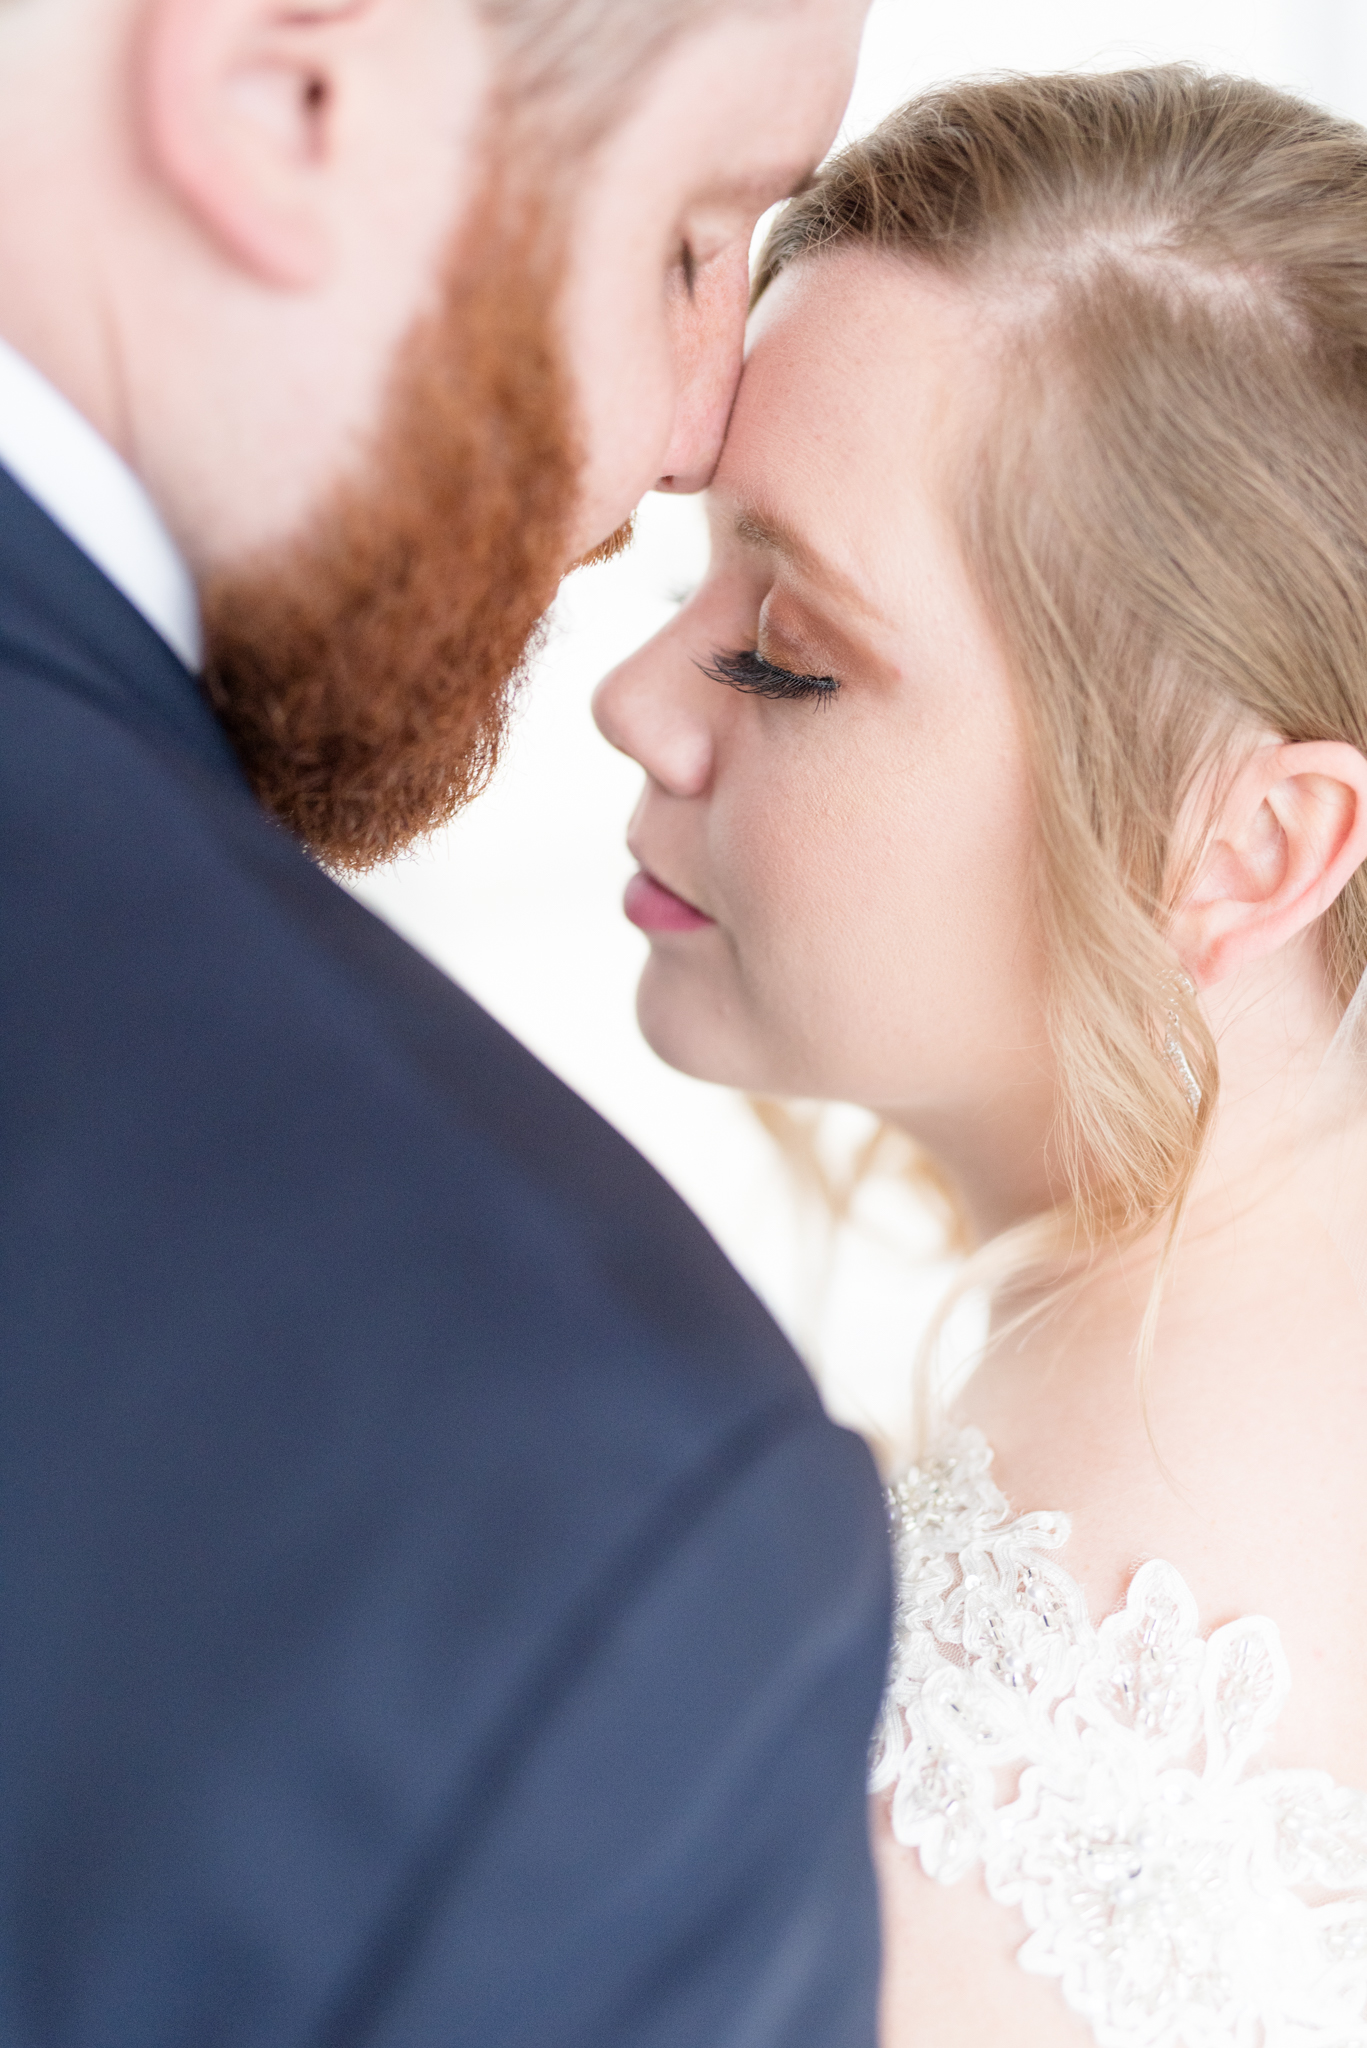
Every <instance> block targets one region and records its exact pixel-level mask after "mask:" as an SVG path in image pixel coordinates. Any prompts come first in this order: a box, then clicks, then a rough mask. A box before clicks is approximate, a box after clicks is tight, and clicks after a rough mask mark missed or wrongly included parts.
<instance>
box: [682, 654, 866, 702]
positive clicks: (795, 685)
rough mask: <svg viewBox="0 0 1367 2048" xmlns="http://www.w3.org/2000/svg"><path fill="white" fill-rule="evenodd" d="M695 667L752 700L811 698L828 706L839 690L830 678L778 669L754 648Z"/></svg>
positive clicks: (715, 658) (713, 658)
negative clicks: (763, 698) (744, 693)
mask: <svg viewBox="0 0 1367 2048" xmlns="http://www.w3.org/2000/svg"><path fill="white" fill-rule="evenodd" d="M698 667H699V668H700V669H701V670H702V672H703V674H704V675H705V676H711V678H712V680H713V682H714V683H725V684H726V685H727V686H728V688H730V689H732V690H744V691H745V692H746V693H747V694H748V695H749V696H752V697H773V698H777V699H779V700H780V701H781V702H791V701H792V699H794V698H797V697H815V698H816V699H817V701H818V702H819V703H822V704H829V702H830V700H831V698H832V697H834V695H835V693H836V691H837V690H838V689H839V688H840V684H839V682H838V681H837V680H836V678H835V677H834V676H810V675H800V674H799V673H798V672H797V671H796V670H795V669H790V668H780V667H779V666H778V664H777V663H776V662H772V661H766V660H765V658H764V656H763V655H762V654H761V653H760V652H759V650H758V648H755V647H739V648H736V649H734V650H733V651H731V652H729V653H720V654H714V655H713V656H712V659H711V661H700V662H699V663H698Z"/></svg>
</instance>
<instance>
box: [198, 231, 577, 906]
mask: <svg viewBox="0 0 1367 2048" xmlns="http://www.w3.org/2000/svg"><path fill="white" fill-rule="evenodd" d="M484 217H485V219H486V220H488V221H490V222H491V223H492V222H493V221H495V220H497V218H498V210H497V209H496V208H494V207H490V208H489V209H488V210H487V212H485V214H484ZM482 241H483V245H484V246H483V260H482V261H481V260H480V252H479V251H471V250H469V249H468V248H467V249H463V250H462V251H461V262H460V273H461V274H460V276H458V277H457V278H456V279H455V280H454V281H453V282H452V283H451V284H449V285H448V287H447V288H446V291H445V293H444V296H443V303H442V306H441V308H440V310H439V311H438V312H437V313H436V314H435V315H433V316H432V317H431V318H429V319H427V320H424V321H423V322H422V323H421V324H420V325H419V326H418V327H417V328H415V329H414V331H413V333H412V334H411V335H410V336H409V338H408V341H407V342H406V344H405V346H404V348H403V351H402V354H401V356H400V358H399V361H398V363H397V365H396V370H395V377H394V382H393V386H392V389H391V392H390V396H389V399H388V402H387V404H386V407H385V412H384V416H383V419H382V422H381V425H380V429H379V432H378V434H377V436H376V440H375V443H374V447H373V451H372V454H371V456H370V458H369V459H368V461H367V463H366V465H365V468H364V470H363V471H362V472H361V473H360V474H358V475H357V476H355V477H353V478H350V479H348V480H347V481H345V482H344V483H343V484H342V485H341V486H340V487H339V488H338V489H337V490H336V491H335V492H334V493H333V494H332V496H331V497H330V499H329V501H328V502H327V503H326V504H325V505H324V506H323V507H322V508H321V509H320V511H319V513H318V514H317V515H316V517H315V518H314V519H313V520H312V521H311V522H310V524H309V527H308V528H307V530H306V531H305V532H304V533H303V534H302V535H301V536H300V537H299V538H298V539H297V540H295V541H294V542H292V543H290V544H289V545H288V546H286V547H285V548H284V549H283V550H282V551H280V552H279V553H278V554H273V555H272V556H271V557H270V558H261V559H258V560H257V561H255V562H252V563H249V564H247V565H246V566H245V567H244V568H242V569H240V570H233V571H229V572H224V573H222V574H219V575H217V576H215V577H213V578H211V579H210V580H209V581H208V583H207V585H206V587H205V589H204V590H203V592H202V602H203V612H204V627H205V640H206V647H207V657H206V663H205V688H206V691H207V693H208V696H209V700H210V702H211V703H212V705H213V707H214V710H215V711H216V712H217V714H218V717H219V719H220V720H221V721H222V723H223V725H224V726H225V727H226V729H227V731H228V734H229V736H230V738H231V739H232V742H233V744H234V746H235V747H236V749H237V753H238V756H239V758H240V759H241V761H242V765H243V767H244V769H245V770H246V773H247V776H248V778H249V780H250V782H251V785H252V787H253V789H254V790H255V791H256V794H257V796H258V797H259V799H260V801H261V803H262V804H263V805H264V806H265V808H266V809H267V810H268V811H269V812H271V813H272V814H273V815H274V816H275V817H277V818H278V819H280V821H281V822H282V823H283V824H285V825H286V826H288V827H289V829H290V830H291V831H292V832H294V833H295V834H297V836H298V837H299V838H300V839H301V840H303V842H304V844H305V845H306V846H307V847H308V848H309V849H310V851H311V852H312V853H313V854H314V855H315V856H316V857H317V858H318V859H319V860H320V861H322V862H323V863H324V864H325V865H327V866H328V867H331V868H335V869H338V870H342V871H352V872H356V871H359V870H361V869H364V868H368V867H372V866H374V865H375V863H376V862H378V861H383V860H386V859H388V858H389V857H390V856H391V855H392V854H394V853H397V852H398V851H399V850H400V849H401V848H403V847H404V846H407V845H408V844H409V843H410V842H411V841H412V840H414V839H416V838H418V837H419V836H421V835H422V834H424V833H427V832H430V831H432V830H433V829H434V828H435V827H436V826H438V825H441V824H443V823H445V821H446V820H447V819H449V818H450V817H451V816H452V815H453V814H454V812H456V811H457V810H458V809H459V808H460V806H461V805H462V804H464V803H466V802H468V801H469V799H470V798H471V797H472V796H474V795H476V794H477V793H478V791H479V790H480V789H481V788H482V787H483V786H484V784H485V783H486V782H487V780H488V778H489V775H490V774H491V772H492V770H493V768H494V765H495V763H496V761H497V759H498V754H499V748H500V744H501V742H502V739H503V735H504V732H505V728H506V724H507V715H508V709H509V705H510V702H511V699H512V696H513V694H514V692H515V688H516V684H517V682H518V680H519V678H520V676H521V674H522V672H523V669H524V667H525V663H526V659H527V656H528V653H529V651H530V649H531V648H532V646H533V645H534V641H535V635H536V632H537V628H538V625H539V623H540V621H541V620H542V618H543V616H544V614H545V612H546V609H547V607H548V605H549V604H550V602H551V599H552V598H553V596H554V594H555V590H556V586H557V583H558V582H559V579H560V575H561V572H562V571H563V568H564V566H565V565H564V557H563V548H564V545H565V536H566V533H567V530H568V526H569V520H570V516H571V513H572V510H573V504H574V496H575V484H576V474H577V462H576V459H575V453H574V449H573V439H572V431H571V426H570V420H571V413H570V398H569V390H568V383H567V379H566V377H565V374H564V371H563V368H562V364H561V360H560V353H559V349H558V346H557V342H556V336H555V328H554V308H555V300H556V284H557V267H556V266H555V265H554V264H552V263H550V262H549V261H547V260H546V257H545V255H544V250H542V248H541V244H540V241H539V239H538V237H537V236H535V235H534V234H532V233H531V232H524V233H522V234H511V235H510V234H506V233H504V234H500V233H499V232H498V231H497V229H496V228H495V227H494V226H492V225H491V226H490V227H489V228H487V229H486V230H485V231H484V232H483V235H482Z"/></svg>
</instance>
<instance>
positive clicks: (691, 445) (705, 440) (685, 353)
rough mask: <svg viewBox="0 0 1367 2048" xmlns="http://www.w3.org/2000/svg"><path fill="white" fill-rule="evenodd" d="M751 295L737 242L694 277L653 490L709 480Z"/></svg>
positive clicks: (694, 486)
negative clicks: (668, 429) (669, 426)
mask: <svg viewBox="0 0 1367 2048" xmlns="http://www.w3.org/2000/svg"><path fill="white" fill-rule="evenodd" d="M749 298H750V268H749V256H748V252H747V250H746V248H745V245H744V243H743V242H740V241H738V242H737V243H736V245H735V247H734V248H732V249H728V250H726V251H725V252H724V253H723V254H721V255H719V256H718V257H716V258H715V260H714V261H713V262H712V263H709V264H708V265H707V267H706V269H705V270H703V271H702V272H701V274H700V275H699V278H698V282H697V287H696V296H695V298H694V301H693V303H692V305H691V307H690V309H689V318H688V321H687V325H686V327H685V328H684V331H683V333H682V334H681V335H680V340H679V354H680V358H681V361H680V375H679V397H678V403H677V405H676V406H675V409H674V431H673V434H672V435H671V437H670V442H669V447H668V449H667V450H666V452H665V459H664V465H663V467H662V469H661V472H660V475H659V477H658V478H657V479H656V483H655V489H656V490H657V491H682V492H687V491H702V490H706V488H707V486H708V484H709V483H711V481H712V472H713V470H715V468H716V466H717V458H718V456H719V455H720V454H721V444H722V442H723V440H724V439H725V438H726V423H727V421H728V420H729V419H730V417H731V406H732V403H733V401H734V399H735V396H736V385H737V384H738V383H739V381H740V370H741V359H742V355H743V352H744V348H745V315H746V309H747V306H748V304H749Z"/></svg>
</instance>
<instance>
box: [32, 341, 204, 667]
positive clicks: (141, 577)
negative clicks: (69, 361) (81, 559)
mask: <svg viewBox="0 0 1367 2048" xmlns="http://www.w3.org/2000/svg"><path fill="white" fill-rule="evenodd" d="M0 463H3V464H4V466H5V468H6V469H7V470H8V471H9V472H10V474H11V476H13V477H14V479H15V481H16V482H17V483H20V484H22V485H23V487H24V489H25V490H26V491H27V492H28V494H29V496H30V497H31V498H33V499H35V500H36V501H37V503H38V504H40V505H41V506H42V508H43V510H44V511H45V512H46V513H47V514H48V517H49V518H50V519H54V520H55V521H56V522H57V524H58V526H60V527H61V528H62V530H63V532H64V533H66V534H68V535H69V536H70V537H71V539H72V540H74V541H75V543H76V545H77V547H79V548H81V549H83V551H84V552H85V553H86V554H87V555H89V557H90V559H91V561H92V562H94V563H95V565H96V567H97V568H100V569H102V570H103V571H104V573H105V575H106V576H107V577H108V578H109V580H110V582H111V583H113V584H115V585H117V587H118V588H119V589H120V590H121V591H122V592H123V594H124V596H125V597H126V598H127V599H128V601H129V603H130V604H133V605H136V606H137V608H138V610H139V611H140V612H141V613H142V615H143V617H144V618H145V619H146V620H147V621H148V623H149V625H152V626H155V628H156V630H157V631H158V633H160V634H161V637H162V639H163V640H165V641H166V642H167V643H168V645H169V646H171V647H173V648H174V649H175V651H176V653H177V654H178V655H179V656H180V658H181V660H182V661H183V662H184V663H185V665H186V667H187V668H191V669H198V668H199V666H200V663H201V661H202V659H203V638H202V634H201V630H200V622H199V602H198V599H197V598H196V595H195V586H194V581H193V579H192V577H191V575H190V571H189V569H188V568H187V567H186V565H185V561H184V559H183V557H182V556H181V554H180V552H179V550H178V549H177V547H176V544H175V542H174V541H173V540H172V538H171V536H170V534H169V533H168V532H167V531H166V528H165V526H164V525H163V524H162V520H161V515H160V513H159V512H158V511H157V508H156V506H155V505H154V504H153V503H152V500H151V499H150V498H149V497H148V495H147V492H146V491H145V490H144V489H143V487H142V485H141V484H140V483H139V481H138V479H137V478H136V477H135V476H134V474H133V472H132V470H131V469H130V468H129V467H128V465H127V463H126V462H124V461H123V459H122V457H120V456H118V455H116V454H115V453H114V450H113V449H112V448H111V447H110V445H109V443H108V442H107V441H106V440H104V439H103V437H102V436H101V435H99V434H97V433H96V431H95V429H94V427H92V426H91V424H90V422H89V420H87V419H86V418H85V416H84V415H83V414H82V413H79V412H77V410H76V408H75V406H74V405H72V404H71V403H70V402H69V401H68V400H67V399H65V398H63V396H62V394H61V392H60V391H58V390H57V389H56V388H55V387H54V386H53V385H51V384H49V383H48V380H47V378H46V377H44V376H43V375H41V373H40V372H39V371H37V370H35V369H34V367H33V365H32V364H31V363H30V362H28V361H27V360H26V358H25V357H23V356H21V355H20V354H19V352H18V350H17V349H13V348H11V347H10V345H9V343H8V342H6V341H0Z"/></svg>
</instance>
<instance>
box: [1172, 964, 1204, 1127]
mask: <svg viewBox="0 0 1367 2048" xmlns="http://www.w3.org/2000/svg"><path fill="white" fill-rule="evenodd" d="M1166 987H1167V994H1168V1010H1167V1017H1168V1035H1167V1037H1166V1038H1165V1039H1164V1040H1163V1051H1164V1053H1165V1054H1166V1056H1167V1061H1168V1064H1169V1066H1170V1067H1171V1068H1172V1070H1173V1072H1174V1073H1175V1074H1176V1076H1177V1078H1178V1080H1179V1082H1180V1083H1181V1085H1182V1093H1183V1094H1184V1095H1185V1096H1186V1098H1187V1101H1188V1102H1189V1103H1190V1104H1191V1107H1192V1110H1193V1112H1195V1111H1196V1110H1198V1109H1199V1108H1200V1107H1201V1083H1200V1082H1199V1081H1198V1080H1197V1078H1196V1076H1195V1074H1193V1073H1192V1071H1191V1067H1190V1065H1189V1063H1188V1061H1187V1056H1186V1054H1185V1052H1183V1050H1182V1013H1181V1011H1180V1010H1179V1008H1178V1006H1177V999H1178V996H1179V995H1183V996H1188V997H1190V998H1192V999H1193V1000H1194V999H1195V996H1196V990H1195V989H1194V988H1193V986H1192V984H1191V980H1190V978H1189V977H1188V976H1187V975H1185V974H1183V973H1182V972H1181V971H1180V970H1179V971H1178V972H1176V973H1174V974H1171V975H1169V976H1168V978H1167V984H1166Z"/></svg>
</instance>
